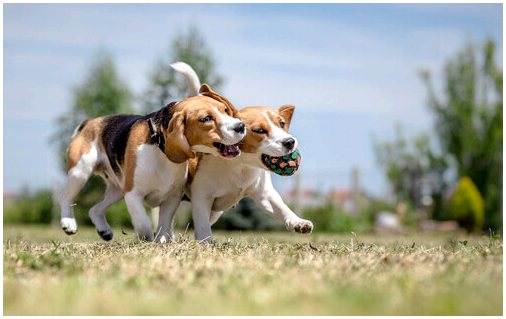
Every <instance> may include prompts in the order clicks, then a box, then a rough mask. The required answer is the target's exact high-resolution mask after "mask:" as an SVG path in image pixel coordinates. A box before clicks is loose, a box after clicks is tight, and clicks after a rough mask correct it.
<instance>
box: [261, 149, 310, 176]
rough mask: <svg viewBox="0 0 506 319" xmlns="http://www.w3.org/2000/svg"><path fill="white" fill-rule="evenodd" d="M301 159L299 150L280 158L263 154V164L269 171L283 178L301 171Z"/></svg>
mask: <svg viewBox="0 0 506 319" xmlns="http://www.w3.org/2000/svg"><path fill="white" fill-rule="evenodd" d="M300 159H301V157H300V151H299V150H298V149H296V150H295V151H293V152H292V153H290V154H287V155H284V156H279V157H274V156H269V155H266V154H262V162H263V163H264V165H265V166H266V167H267V169H269V170H270V171H272V172H274V173H276V174H278V175H281V176H290V175H293V174H294V173H295V172H296V171H297V170H298V169H299V166H300Z"/></svg>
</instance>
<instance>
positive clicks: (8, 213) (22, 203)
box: [3, 189, 53, 224]
mask: <svg viewBox="0 0 506 319" xmlns="http://www.w3.org/2000/svg"><path fill="white" fill-rule="evenodd" d="M52 209H53V202H52V197H51V191H50V190H47V189H42V190H39V191H37V192H34V193H31V192H28V191H25V192H23V194H21V196H19V198H17V199H15V200H14V201H12V202H4V214H3V220H4V223H19V224H23V223H35V224H49V223H50V222H51V217H52V213H51V212H52Z"/></svg>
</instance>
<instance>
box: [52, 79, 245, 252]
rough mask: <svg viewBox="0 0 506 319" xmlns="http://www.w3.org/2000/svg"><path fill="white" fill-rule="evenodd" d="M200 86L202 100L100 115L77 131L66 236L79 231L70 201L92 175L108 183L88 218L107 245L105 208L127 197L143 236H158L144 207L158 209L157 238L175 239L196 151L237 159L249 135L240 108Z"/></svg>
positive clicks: (65, 206)
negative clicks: (174, 224)
mask: <svg viewBox="0 0 506 319" xmlns="http://www.w3.org/2000/svg"><path fill="white" fill-rule="evenodd" d="M199 84H200V83H199ZM199 87H200V90H199V92H198V93H199V95H198V96H193V97H189V98H187V99H184V100H182V101H179V102H173V103H170V104H168V105H167V106H165V107H163V108H161V109H160V110H159V111H157V112H153V113H151V114H148V115H145V116H140V115H110V116H102V117H97V118H93V119H88V120H85V121H84V122H82V123H81V124H80V125H79V126H78V127H77V128H76V130H75V132H74V135H73V138H72V141H71V142H70V144H69V147H68V149H67V162H68V168H67V172H68V173H67V181H66V187H65V190H64V191H63V192H62V194H61V196H60V207H61V221H60V222H61V227H62V229H63V230H64V231H65V232H66V233H67V234H69V235H72V234H75V233H76V232H77V224H76V220H75V218H74V212H73V199H74V197H75V196H76V195H77V194H78V192H79V191H80V190H81V188H82V187H83V185H84V184H85V183H86V181H87V180H88V178H89V177H90V175H91V174H96V175H99V176H101V177H102V178H103V179H104V181H105V183H106V191H105V194H104V198H103V200H102V201H101V202H99V203H97V204H96V205H94V206H93V207H92V208H91V209H90V211H89V216H90V218H91V220H92V222H93V224H94V225H95V227H96V229H97V232H98V234H99V235H100V236H101V237H102V238H103V239H104V240H111V239H112V236H113V233H112V230H111V227H110V226H109V224H108V223H107V220H106V216H105V211H106V209H107V208H108V207H109V206H110V205H112V204H113V203H115V202H117V201H119V200H120V199H122V198H125V202H126V205H127V208H128V212H129V213H130V216H131V218H132V224H133V226H134V229H135V232H136V234H137V235H138V236H139V238H140V239H143V240H148V241H152V240H153V239H154V235H153V229H152V225H151V221H150V219H149V218H148V216H147V214H146V210H145V207H144V203H146V204H147V205H148V206H150V207H158V206H159V207H160V209H159V221H160V223H159V225H158V227H157V230H156V234H157V238H156V240H158V241H161V242H164V241H167V240H168V239H169V238H171V237H172V232H171V229H170V227H167V225H168V224H169V221H172V217H173V214H174V212H175V211H176V208H177V207H178V206H179V204H180V201H181V198H182V197H183V191H184V187H185V184H186V179H187V174H188V159H190V158H193V157H195V152H199V153H208V152H209V153H213V154H215V155H218V156H221V157H223V158H233V157H236V156H238V155H239V154H240V150H239V146H238V143H239V142H240V141H241V140H242V139H243V138H244V136H245V134H246V133H245V126H244V124H243V123H242V122H241V121H240V120H238V119H236V118H234V115H235V114H236V112H237V109H236V108H235V107H234V106H233V105H232V104H231V103H230V102H229V101H228V100H227V99H226V98H224V97H223V96H221V95H219V94H218V93H216V92H214V91H213V90H212V89H211V88H210V87H209V86H208V85H206V84H204V85H202V86H200V85H199ZM194 91H196V89H194ZM192 93H193V94H194V95H195V92H192Z"/></svg>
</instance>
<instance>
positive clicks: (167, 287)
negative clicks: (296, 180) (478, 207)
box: [3, 225, 503, 315]
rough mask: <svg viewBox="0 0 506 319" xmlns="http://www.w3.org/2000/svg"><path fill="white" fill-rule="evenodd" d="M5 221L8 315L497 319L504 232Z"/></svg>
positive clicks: (500, 298) (5, 287)
mask: <svg viewBox="0 0 506 319" xmlns="http://www.w3.org/2000/svg"><path fill="white" fill-rule="evenodd" d="M126 233H127V234H125V233H122V230H120V229H116V230H115V239H114V240H113V241H112V242H110V243H105V242H102V241H101V240H99V239H98V236H97V235H96V234H95V232H94V230H92V229H83V228H81V229H80V230H79V232H78V234H77V235H75V236H74V237H67V236H66V235H64V234H63V233H62V232H61V231H60V230H59V229H50V228H43V227H34V226H31V227H26V226H24V227H19V226H16V227H15V226H10V225H5V226H4V256H3V257H4V261H3V267H4V273H3V276H4V291H3V292H4V297H3V298H4V299H3V304H4V315H269V314H272V315H502V299H503V292H502V281H503V280H502V279H503V273H502V271H503V267H502V261H503V254H502V239H493V238H489V237H469V236H466V235H465V234H443V235H412V236H411V235H410V236H408V235H403V236H400V235H397V236H392V235H389V236H379V235H354V234H344V235H323V234H313V235H310V236H304V235H298V234H291V233H247V232H243V233H238V232H237V233H216V234H215V241H216V243H215V244H213V245H203V244H198V243H196V242H194V241H193V240H192V239H191V238H192V234H188V235H178V237H177V239H176V241H175V242H174V243H171V244H164V245H162V244H153V243H139V242H137V241H136V240H135V238H134V236H133V234H132V231H126Z"/></svg>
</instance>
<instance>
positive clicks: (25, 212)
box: [3, 189, 132, 227]
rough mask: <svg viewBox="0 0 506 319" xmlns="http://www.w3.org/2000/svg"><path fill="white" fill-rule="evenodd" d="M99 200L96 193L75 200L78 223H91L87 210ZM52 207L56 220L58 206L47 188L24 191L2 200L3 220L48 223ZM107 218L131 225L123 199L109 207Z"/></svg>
mask: <svg viewBox="0 0 506 319" xmlns="http://www.w3.org/2000/svg"><path fill="white" fill-rule="evenodd" d="M85 195H86V194H85ZM85 195H83V196H85ZM88 196H89V195H88ZM89 197H91V196H89ZM93 200H94V201H93ZM100 200H101V198H98V195H94V196H93V198H84V200H83V202H84V203H83V202H81V201H79V198H77V199H76V200H75V203H76V205H75V207H74V215H75V217H76V220H77V223H78V224H79V225H88V226H92V225H93V223H92V222H91V219H90V218H89V216H88V211H89V209H90V207H91V206H93V205H94V204H96V203H97V202H98V201H100ZM53 209H55V210H56V211H55V213H56V214H58V216H57V220H58V221H59V220H60V216H59V214H60V207H59V206H57V207H54V204H53V195H52V192H51V191H50V190H49V189H42V190H39V191H36V192H34V193H31V192H28V191H26V192H24V193H23V194H22V195H21V196H20V197H19V198H17V199H15V200H14V201H12V202H4V215H3V221H4V223H7V224H8V223H14V224H50V223H51V220H52V217H53ZM107 220H108V222H109V224H110V225H111V226H123V227H132V223H131V221H130V215H129V214H128V210H127V208H126V204H125V201H124V200H122V201H120V202H119V203H116V204H114V205H112V206H111V207H109V209H108V210H107Z"/></svg>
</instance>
